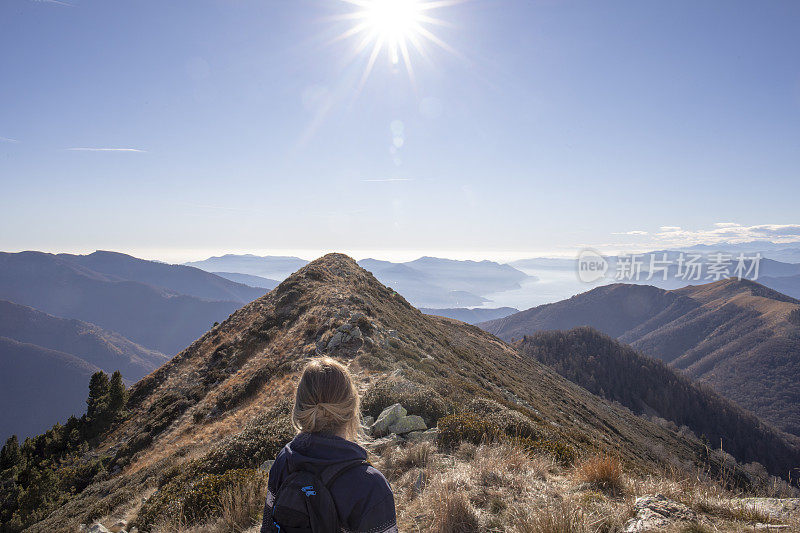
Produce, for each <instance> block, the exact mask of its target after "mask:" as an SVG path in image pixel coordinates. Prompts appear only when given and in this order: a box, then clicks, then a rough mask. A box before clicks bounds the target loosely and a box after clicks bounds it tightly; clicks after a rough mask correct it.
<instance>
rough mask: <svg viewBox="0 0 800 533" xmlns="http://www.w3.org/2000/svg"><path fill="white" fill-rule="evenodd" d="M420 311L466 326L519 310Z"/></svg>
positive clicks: (460, 309) (463, 308)
mask: <svg viewBox="0 0 800 533" xmlns="http://www.w3.org/2000/svg"><path fill="white" fill-rule="evenodd" d="M420 311H422V312H423V313H425V314H426V315H435V316H444V317H447V318H454V319H456V320H460V321H462V322H466V323H467V324H477V323H478V322H485V321H487V320H495V319H497V318H503V317H504V316H508V315H511V314H514V313H518V312H519V309H514V308H513V307H498V308H495V309H482V308H474V309H470V308H465V307H455V308H449V309H433V308H429V307H421V308H420Z"/></svg>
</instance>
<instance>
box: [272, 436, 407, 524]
mask: <svg viewBox="0 0 800 533" xmlns="http://www.w3.org/2000/svg"><path fill="white" fill-rule="evenodd" d="M353 459H361V460H366V459H367V452H366V451H365V450H364V448H362V447H361V446H359V445H358V444H356V443H354V442H350V441H348V440H345V439H343V438H341V437H336V436H333V435H324V434H320V433H300V434H298V435H297V436H296V437H295V438H294V439H292V441H291V442H290V443H289V444H287V445H286V446H284V448H283V449H282V450H281V451H280V452H278V456H277V457H276V458H275V463H274V464H273V465H272V468H270V470H269V481H268V482H267V502H266V504H265V506H264V522H263V524H262V526H261V532H262V533H267V532H268V531H269V526H270V525H271V524H272V521H271V519H270V516H271V514H272V505H273V503H274V501H275V496H276V495H277V494H278V489H279V488H280V486H281V483H282V482H283V480H284V479H286V477H287V476H288V475H289V472H290V469H291V471H295V470H302V469H304V468H303V467H304V465H306V466H310V467H311V468H312V469H313V468H316V469H322V468H324V467H326V466H328V465H331V464H334V463H340V462H343V461H350V460H353ZM305 469H306V470H308V469H309V468H305ZM329 488H330V491H331V496H333V501H334V503H335V504H336V510H337V511H338V513H339V523H340V524H341V526H342V528H343V531H345V532H353V533H396V532H397V519H396V515H395V510H394V496H393V495H392V489H391V488H390V487H389V483H388V482H387V481H386V478H385V477H383V474H381V473H380V472H378V470H376V469H375V468H373V467H372V466H370V465H367V464H365V465H363V466H357V467H355V468H351V469H349V470H346V471H344V472H343V473H342V474H341V475H340V476H339V477H337V478H336V479H334V480H333V483H332V484H331V486H330V487H329Z"/></svg>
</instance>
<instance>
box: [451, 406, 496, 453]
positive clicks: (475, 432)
mask: <svg viewBox="0 0 800 533" xmlns="http://www.w3.org/2000/svg"><path fill="white" fill-rule="evenodd" d="M438 426H439V436H438V437H437V444H438V445H439V447H440V448H442V449H444V450H454V449H456V448H457V447H458V446H459V444H461V443H462V442H470V443H472V444H483V443H486V442H495V441H498V440H499V439H500V438H501V435H503V431H502V430H501V429H500V427H499V426H497V424H493V423H492V422H489V421H488V420H486V419H483V418H480V417H479V416H477V415H474V414H472V413H462V414H457V415H448V416H446V417H444V418H441V419H439V424H438Z"/></svg>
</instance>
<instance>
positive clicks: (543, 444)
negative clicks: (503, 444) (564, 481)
mask: <svg viewBox="0 0 800 533" xmlns="http://www.w3.org/2000/svg"><path fill="white" fill-rule="evenodd" d="M511 442H512V443H513V444H515V445H517V446H520V447H522V448H525V449H526V450H528V451H529V452H530V453H535V454H547V455H550V456H551V457H552V458H553V459H555V460H556V461H557V462H558V463H559V464H560V465H561V466H565V467H566V466H570V465H571V464H572V463H574V462H575V450H574V449H573V448H572V446H570V445H569V444H567V443H565V442H563V441H561V440H558V439H539V440H534V439H528V438H524V437H519V438H514V439H511Z"/></svg>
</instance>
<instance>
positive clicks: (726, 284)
mask: <svg viewBox="0 0 800 533" xmlns="http://www.w3.org/2000/svg"><path fill="white" fill-rule="evenodd" d="M799 309H800V301H798V300H795V299H793V298H791V297H789V296H786V295H784V294H781V293H778V292H776V291H774V290H772V289H769V288H767V287H765V286H763V285H760V284H758V283H755V282H751V281H746V280H742V281H738V280H735V279H727V280H721V281H718V282H715V283H709V284H705V285H698V286H689V287H685V288H682V289H677V290H671V291H667V290H663V289H659V288H656V287H651V286H647V285H627V284H613V285H607V286H603V287H598V288H596V289H593V290H591V291H588V292H586V293H583V294H579V295H577V296H574V297H572V298H570V299H568V300H563V301H561V302H556V303H553V304H546V305H542V306H539V307H535V308H532V309H528V310H527V311H522V312H520V313H516V314H514V315H510V316H507V317H505V318H501V319H498V320H493V321H489V322H484V323H481V324H479V326H480V327H482V328H484V329H485V330H487V331H489V332H490V333H494V334H495V335H497V336H499V337H500V338H502V339H505V340H511V339H522V338H523V337H524V336H525V335H532V334H534V333H535V332H537V331H542V330H554V329H556V330H564V329H570V328H573V327H576V326H591V327H594V328H596V329H598V330H600V331H602V332H604V333H606V334H608V335H611V336H613V337H616V338H618V339H619V340H620V341H622V342H625V343H627V344H630V345H631V346H632V347H633V348H634V349H636V350H638V351H641V352H642V353H644V354H646V355H650V356H653V357H656V358H658V359H661V360H662V361H664V362H665V363H668V364H669V365H670V366H672V367H674V368H677V369H680V370H682V371H683V372H685V374H686V375H687V376H689V377H690V378H692V379H694V380H696V381H700V382H703V383H707V384H709V385H711V386H712V387H713V388H714V389H715V390H717V391H718V392H719V393H720V394H722V395H723V396H725V397H726V398H728V399H731V400H733V401H734V402H736V403H737V404H739V405H741V406H742V407H744V408H746V409H749V410H751V411H753V412H754V413H756V414H758V415H759V416H760V417H762V418H763V419H764V420H766V421H768V422H770V423H772V424H774V425H775V426H776V427H778V428H781V429H783V430H785V431H788V432H790V433H794V434H800V381H799V380H798V379H797V376H798V375H800V310H799Z"/></svg>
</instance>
